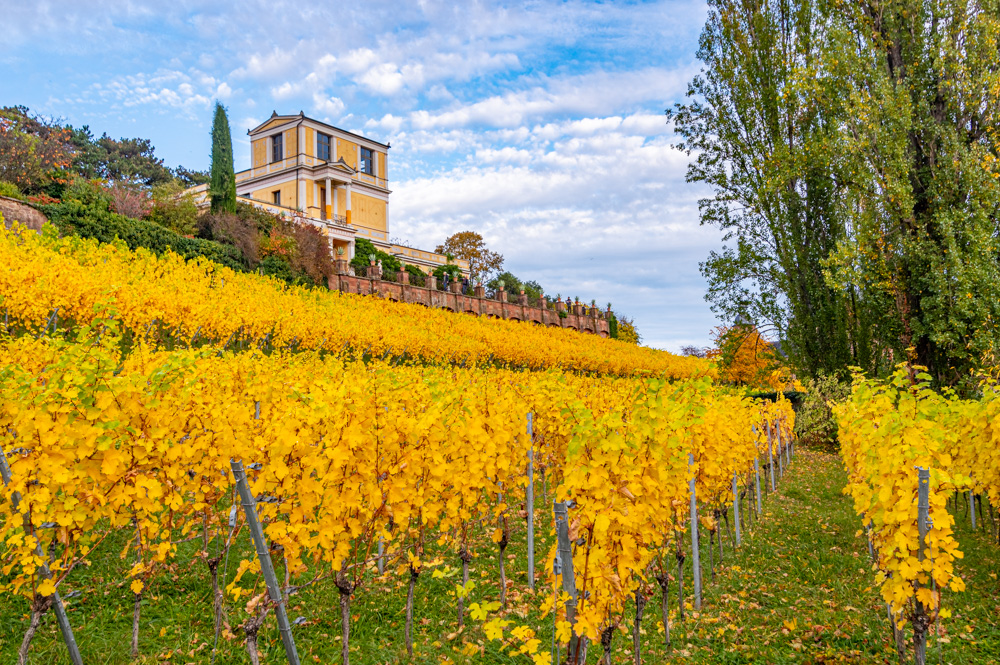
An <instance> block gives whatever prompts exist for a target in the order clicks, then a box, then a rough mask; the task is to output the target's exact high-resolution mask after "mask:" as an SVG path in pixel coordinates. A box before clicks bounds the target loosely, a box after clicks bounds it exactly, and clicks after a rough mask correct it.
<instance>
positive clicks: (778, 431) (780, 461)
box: [774, 422, 785, 480]
mask: <svg viewBox="0 0 1000 665" xmlns="http://www.w3.org/2000/svg"><path fill="white" fill-rule="evenodd" d="M774 438H775V439H777V448H778V449H777V450H776V451H775V452H777V455H775V457H777V458H778V480H783V479H784V477H785V465H784V464H783V462H784V460H783V459H782V458H783V457H784V453H785V449H784V448H782V447H781V428H780V427H778V423H777V422H775V423H774Z"/></svg>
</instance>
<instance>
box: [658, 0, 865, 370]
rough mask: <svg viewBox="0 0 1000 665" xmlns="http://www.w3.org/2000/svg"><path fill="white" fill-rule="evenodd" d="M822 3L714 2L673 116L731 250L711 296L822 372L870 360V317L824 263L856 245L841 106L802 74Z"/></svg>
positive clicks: (715, 267)
mask: <svg viewBox="0 0 1000 665" xmlns="http://www.w3.org/2000/svg"><path fill="white" fill-rule="evenodd" d="M819 28H820V16H819V12H818V10H817V6H816V0H799V1H798V2H795V1H793V0H714V1H713V2H710V10H709V16H708V20H707V22H706V24H705V28H704V30H703V31H702V34H701V38H700V42H699V49H698V57H699V58H700V59H701V60H702V62H703V63H704V65H705V66H704V68H703V69H702V72H701V73H700V74H699V75H698V76H696V77H695V78H694V80H693V81H692V82H691V84H690V86H689V88H688V98H689V99H688V101H687V102H686V103H683V104H677V105H676V106H675V108H673V109H670V110H668V111H667V115H668V117H669V119H670V120H671V121H673V123H674V128H675V130H676V132H677V133H678V134H679V135H680V136H681V137H682V142H681V144H680V145H681V147H682V148H684V149H686V150H688V151H691V152H694V153H696V155H697V156H696V158H695V159H694V161H693V162H692V163H691V164H690V166H689V169H688V173H687V180H688V181H689V182H701V183H705V184H707V185H709V187H710V188H711V192H712V195H711V196H709V197H708V198H705V199H703V200H702V201H701V202H700V211H701V222H702V223H703V224H709V225H713V226H716V227H718V228H720V229H721V230H722V231H723V238H724V242H725V243H726V244H725V246H724V247H723V248H722V250H721V251H719V252H712V253H711V255H710V256H709V258H708V260H707V261H705V262H704V263H703V264H702V266H701V268H702V272H703V274H704V275H705V277H706V278H707V280H708V283H709V290H708V294H707V295H706V299H707V300H709V302H711V303H712V308H713V310H714V311H715V312H716V313H717V314H719V315H720V316H721V317H722V318H723V319H725V320H726V321H727V322H729V323H730V324H734V323H737V322H747V321H750V322H752V323H753V325H755V326H756V327H757V328H759V329H760V330H762V331H765V332H769V333H770V334H771V335H772V336H774V335H776V336H778V337H779V338H781V339H782V340H783V341H784V342H785V348H786V350H787V351H788V352H789V354H790V355H791V356H792V359H793V361H794V362H795V364H796V365H797V366H799V367H800V368H801V369H804V370H805V371H807V372H808V373H810V374H816V373H818V372H821V371H826V372H830V371H837V370H842V369H843V368H844V367H846V366H847V365H848V364H852V363H853V364H868V363H869V362H870V359H869V355H870V354H868V353H867V346H866V344H865V340H864V339H863V337H864V336H863V335H860V334H859V330H858V328H859V321H860V319H859V317H858V316H856V315H852V312H851V308H850V305H851V300H850V298H849V297H848V296H847V295H846V294H845V293H844V291H843V290H841V289H838V288H833V287H831V286H830V285H829V284H827V280H826V278H825V276H824V265H823V261H824V259H826V258H827V257H828V256H829V254H830V253H831V252H832V251H833V250H834V249H835V248H836V246H837V243H838V242H839V241H841V240H843V239H844V237H845V227H844V222H843V219H842V217H841V215H840V214H839V207H840V200H839V199H840V197H841V195H842V193H841V185H840V179H841V174H840V168H841V165H840V164H839V163H838V161H837V156H836V153H835V152H834V151H833V150H831V145H832V144H834V143H836V139H837V128H836V116H837V112H838V110H837V109H836V108H828V107H825V106H818V105H817V104H815V103H813V101H812V100H811V99H810V97H811V95H812V94H822V92H823V90H822V88H819V89H814V90H811V91H803V90H801V88H800V87H799V79H797V76H796V72H797V71H798V70H810V69H815V68H816V66H817V64H816V60H817V54H816V52H815V47H814V43H813V34H814V31H816V30H818V29H819Z"/></svg>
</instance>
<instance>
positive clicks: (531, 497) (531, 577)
mask: <svg viewBox="0 0 1000 665" xmlns="http://www.w3.org/2000/svg"><path fill="white" fill-rule="evenodd" d="M533 425H534V422H533V418H532V415H531V414H530V413H529V414H528V486H527V487H526V488H525V490H524V503H525V508H526V509H527V513H528V588H529V589H531V590H532V591H534V590H535V451H534V441H535V439H534V427H533Z"/></svg>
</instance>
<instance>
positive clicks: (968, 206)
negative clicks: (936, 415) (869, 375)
mask: <svg viewBox="0 0 1000 665" xmlns="http://www.w3.org/2000/svg"><path fill="white" fill-rule="evenodd" d="M826 24H827V29H826V30H825V33H824V36H823V42H822V44H821V46H820V49H821V54H822V61H823V76H824V77H825V78H826V79H828V80H829V82H830V89H831V91H832V93H833V94H834V95H836V96H837V97H838V98H839V99H840V100H842V102H841V103H842V104H843V113H842V116H841V118H842V120H841V125H840V138H841V141H840V145H839V146H838V151H839V152H840V153H841V154H842V155H843V159H844V161H845V171H846V172H847V173H848V175H849V180H848V183H847V185H848V186H847V187H846V188H845V193H846V197H847V201H846V205H845V206H844V209H845V211H846V213H847V216H848V217H847V219H848V228H849V229H850V234H849V237H848V239H847V240H846V241H845V242H844V243H843V244H842V245H841V248H840V250H839V251H838V252H837V253H836V254H835V256H834V257H833V259H832V261H831V276H832V277H833V278H834V279H835V280H837V281H839V282H841V283H843V282H852V283H854V284H861V285H863V288H864V291H865V293H866V297H868V298H869V299H871V300H877V301H878V302H881V303H884V304H885V308H884V312H885V313H886V319H887V323H891V325H892V327H893V329H894V330H895V331H896V332H897V334H896V336H895V338H894V339H893V340H891V341H892V347H893V351H894V356H895V358H896V359H898V360H902V359H904V358H905V359H909V360H911V361H914V362H917V363H919V364H921V365H924V366H926V367H928V368H929V369H930V371H931V373H932V375H933V376H934V377H935V378H936V379H937V381H938V382H939V383H941V384H948V385H955V384H961V383H963V382H965V381H967V380H968V376H969V371H970V370H972V369H975V368H977V367H979V366H981V365H982V364H983V363H984V362H988V363H990V364H993V363H995V362H996V358H995V355H996V351H997V348H998V343H1000V334H998V333H1000V331H998V328H997V321H1000V265H998V257H1000V242H998V237H1000V168H998V155H1000V150H998V148H1000V51H998V48H997V44H998V42H1000V1H998V0H866V1H864V2H860V3H840V2H833V1H832V0H830V2H829V6H828V9H827V13H826ZM816 103H817V104H823V105H829V104H830V100H828V99H817V100H816Z"/></svg>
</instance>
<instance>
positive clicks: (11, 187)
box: [0, 180, 24, 200]
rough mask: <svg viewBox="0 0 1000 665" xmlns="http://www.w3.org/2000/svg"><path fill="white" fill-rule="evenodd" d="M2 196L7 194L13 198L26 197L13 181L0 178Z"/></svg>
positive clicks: (0, 193) (0, 194)
mask: <svg viewBox="0 0 1000 665" xmlns="http://www.w3.org/2000/svg"><path fill="white" fill-rule="evenodd" d="M0 196H7V197H10V198H12V199H22V200H23V199H24V196H23V195H22V194H21V190H20V189H18V187H17V185H15V184H14V183H12V182H4V181H3V180H0Z"/></svg>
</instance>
